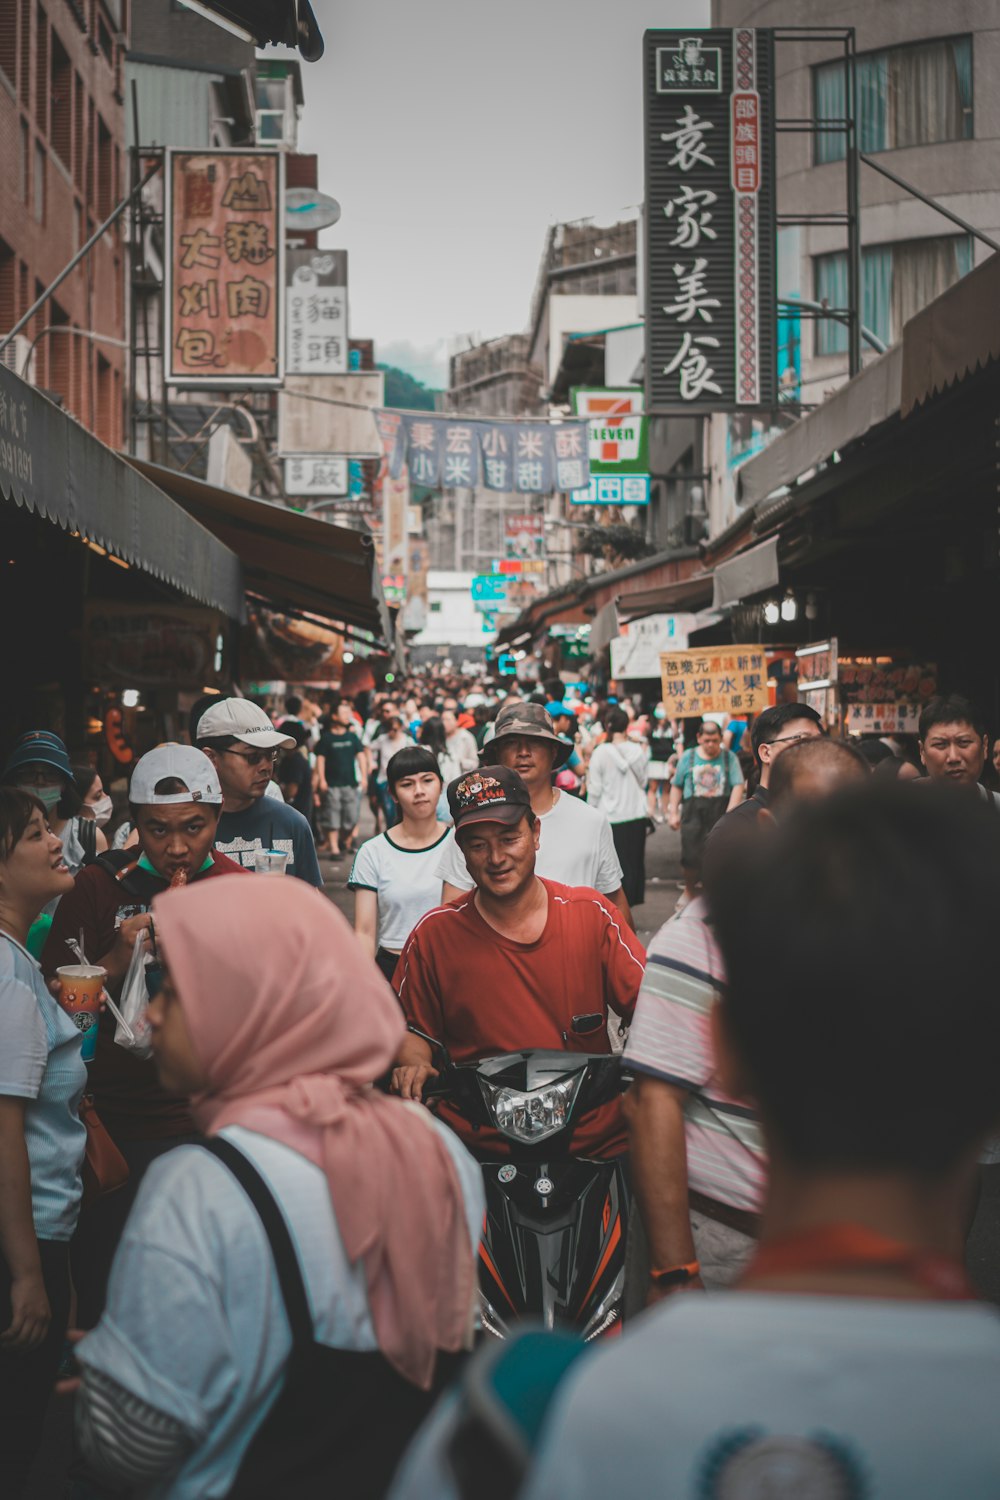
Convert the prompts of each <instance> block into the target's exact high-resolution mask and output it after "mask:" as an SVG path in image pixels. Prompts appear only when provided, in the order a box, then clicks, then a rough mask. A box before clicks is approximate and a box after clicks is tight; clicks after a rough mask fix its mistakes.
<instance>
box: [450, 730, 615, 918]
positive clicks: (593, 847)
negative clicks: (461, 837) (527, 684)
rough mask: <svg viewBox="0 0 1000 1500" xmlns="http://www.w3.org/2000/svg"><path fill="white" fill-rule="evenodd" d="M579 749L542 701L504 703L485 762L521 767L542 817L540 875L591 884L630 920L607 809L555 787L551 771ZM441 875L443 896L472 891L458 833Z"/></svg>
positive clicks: (535, 808) (452, 839) (535, 810)
mask: <svg viewBox="0 0 1000 1500" xmlns="http://www.w3.org/2000/svg"><path fill="white" fill-rule="evenodd" d="M572 753H573V746H572V745H571V744H570V742H569V741H568V740H564V739H560V737H559V735H557V734H556V732H555V730H554V729H553V728H552V720H551V719H550V718H549V716H548V714H547V713H546V712H545V709H544V708H543V707H542V705H541V704H540V703H520V702H518V703H511V704H505V705H504V707H503V708H502V709H501V710H500V712H499V713H498V714H497V718H496V733H495V734H494V736H493V738H492V739H491V740H489V741H488V742H487V743H486V744H485V745H484V746H483V750H482V753H481V755H480V760H487V761H495V762H497V763H498V764H499V765H502V766H506V767H507V768H508V769H509V770H512V771H516V772H517V774H518V776H520V778H521V780H522V781H523V782H524V784H525V786H526V787H527V789H528V794H529V796H530V798H531V810H532V812H533V813H534V814H535V817H536V818H537V819H538V826H539V844H538V862H537V863H538V874H539V875H540V876H541V877H542V879H543V880H558V881H559V882H561V883H562V884H563V885H573V886H577V885H586V886H590V887H592V888H593V889H594V890H596V891H599V892H600V893H601V895H602V896H606V897H607V898H608V900H609V901H610V902H611V903H612V905H613V906H617V908H618V910H619V911H620V912H621V914H622V916H623V917H624V918H625V920H626V921H627V922H628V923H629V924H631V922H632V914H631V912H630V911H629V906H628V902H627V901H626V899H625V894H624V892H623V891H622V867H621V865H620V864H619V862H618V856H617V854H616V853H615V845H614V839H613V838H612V837H611V824H610V823H609V822H608V820H607V818H606V817H605V816H604V814H603V813H599V812H598V811H597V810H596V808H593V807H588V805H587V803H586V802H581V801H580V799H579V798H578V797H570V796H568V795H567V794H566V793H565V792H562V791H560V790H559V789H558V788H557V787H554V786H553V785H552V773H553V772H554V771H557V770H559V768H560V767H561V766H564V765H565V764H566V762H567V761H568V760H569V758H570V756H571V754H572ZM441 848H442V853H441V859H440V861H439V863H438V874H439V875H440V877H441V879H442V881H443V883H444V893H443V898H442V899H443V900H444V901H446V902H447V901H454V900H455V899H456V897H458V896H460V895H462V894H463V892H465V891H467V890H469V889H470V887H471V886H472V884H473V881H472V876H471V875H470V873H469V868H468V866H467V865H466V862H465V856H464V855H463V853H462V850H461V849H460V847H459V845H458V843H457V842H456V840H455V836H454V835H452V836H451V837H450V838H448V839H446V840H445V842H444V844H443V845H442V846H441Z"/></svg>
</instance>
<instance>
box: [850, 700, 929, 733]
mask: <svg viewBox="0 0 1000 1500" xmlns="http://www.w3.org/2000/svg"><path fill="white" fill-rule="evenodd" d="M922 712H923V704H921V703H852V704H851V705H850V706H849V707H848V709H847V711H846V714H845V719H844V728H845V729H846V730H847V733H848V734H916V732H917V729H918V728H919V726H920V715H921V713H922Z"/></svg>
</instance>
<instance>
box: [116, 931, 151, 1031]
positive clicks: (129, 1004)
mask: <svg viewBox="0 0 1000 1500" xmlns="http://www.w3.org/2000/svg"><path fill="white" fill-rule="evenodd" d="M145 937H146V933H145V930H143V931H142V932H138V933H136V938H135V946H134V948H133V949H132V961H131V963H130V964H129V966H128V973H127V974H126V975H125V983H124V984H123V985H122V992H121V996H120V997H119V1001H118V1004H117V1005H111V1011H112V1014H113V1015H115V1016H116V1017H117V1020H118V1024H117V1026H116V1027H115V1042H116V1043H117V1045H118V1046H119V1047H124V1048H125V1049H126V1050H127V1051H129V1052H134V1053H135V1055H136V1056H137V1057H152V1055H153V1032H152V1028H151V1026H150V1024H149V1017H148V1015H147V1014H146V1007H147V1006H148V1005H149V993H148V991H147V989H146V965H147V964H148V963H149V962H150V954H149V950H148V949H147V947H146V943H145Z"/></svg>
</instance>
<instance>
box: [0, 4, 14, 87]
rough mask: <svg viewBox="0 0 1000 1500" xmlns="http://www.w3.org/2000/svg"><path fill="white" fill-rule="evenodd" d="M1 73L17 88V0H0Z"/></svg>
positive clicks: (11, 85)
mask: <svg viewBox="0 0 1000 1500" xmlns="http://www.w3.org/2000/svg"><path fill="white" fill-rule="evenodd" d="M0 73H3V76H4V78H5V79H6V81H7V82H8V83H9V84H10V87H11V89H16V87H17V84H16V82H15V79H16V76H17V0H0Z"/></svg>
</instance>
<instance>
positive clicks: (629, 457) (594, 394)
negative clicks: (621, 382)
mask: <svg viewBox="0 0 1000 1500" xmlns="http://www.w3.org/2000/svg"><path fill="white" fill-rule="evenodd" d="M572 395H573V405H574V409H575V410H576V413H577V415H578V416H581V417H588V418H589V419H590V423H589V425H590V467H591V471H592V472H593V473H595V474H647V473H648V472H649V466H648V461H647V454H646V423H645V418H644V417H642V416H640V415H638V413H640V412H641V411H642V406H643V393H642V391H641V390H595V389H587V388H583V387H578V388H577V389H576V390H574V391H573V393H572Z"/></svg>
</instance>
